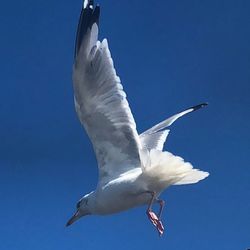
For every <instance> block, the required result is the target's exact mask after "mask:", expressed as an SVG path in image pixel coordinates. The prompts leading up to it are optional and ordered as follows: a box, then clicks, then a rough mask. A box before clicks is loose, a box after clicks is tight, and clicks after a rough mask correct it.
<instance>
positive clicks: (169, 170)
mask: <svg viewBox="0 0 250 250" xmlns="http://www.w3.org/2000/svg"><path fill="white" fill-rule="evenodd" d="M149 157H150V161H148V162H149V164H148V166H147V167H146V168H145V170H144V171H145V172H146V174H147V176H149V177H151V178H156V179H157V180H158V181H159V182H161V183H165V185H166V186H169V185H183V184H193V183H197V182H199V181H201V180H203V179H205V178H206V177H207V176H208V175H209V173H208V172H204V171H201V170H199V169H195V168H193V166H192V165H191V163H189V162H185V161H184V160H183V159H182V158H181V157H179V156H175V155H173V154H171V153H169V152H161V151H159V150H151V151H150V153H149Z"/></svg>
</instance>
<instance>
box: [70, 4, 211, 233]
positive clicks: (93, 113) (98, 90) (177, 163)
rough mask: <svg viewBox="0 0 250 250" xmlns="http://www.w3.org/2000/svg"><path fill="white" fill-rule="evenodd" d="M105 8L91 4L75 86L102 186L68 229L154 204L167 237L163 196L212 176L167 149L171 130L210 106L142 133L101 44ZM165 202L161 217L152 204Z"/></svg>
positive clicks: (79, 43)
mask: <svg viewBox="0 0 250 250" xmlns="http://www.w3.org/2000/svg"><path fill="white" fill-rule="evenodd" d="M99 14H100V7H99V6H94V3H93V0H85V1H84V5H83V9H82V12H81V16H80V21H79V25H78V31H77V39H76V50H75V62H74V66H73V86H74V98H75V107H76V111H77V114H78V117H79V120H80V122H81V123H82V125H83V127H84V128H85V130H86V132H87V134H88V136H89V138H90V140H91V142H92V144H93V148H94V151H95V154H96V157H97V161H98V167H99V182H98V184H97V188H96V190H95V191H92V192H91V193H89V194H87V195H85V196H84V197H83V198H82V199H81V200H80V201H79V202H78V204H77V212H76V214H75V215H74V216H73V217H72V218H71V219H70V221H69V222H68V225H70V224H72V223H73V222H74V221H76V220H77V219H79V218H80V217H82V216H84V215H87V214H98V215H105V214H112V213H117V212H120V211H124V210H127V209H130V208H132V207H136V206H140V205H144V204H149V207H148V210H147V214H148V216H149V219H150V220H151V222H152V223H153V224H154V226H156V227H157V229H158V231H159V233H160V234H162V233H163V230H164V229H163V225H162V223H161V220H160V217H161V212H162V208H163V201H162V200H160V199H159V198H158V197H159V195H160V193H161V192H162V191H163V190H164V189H166V188H167V187H169V186H170V185H182V184H192V183H196V182H198V181H200V180H202V179H204V178H206V177H207V176H208V173H207V172H203V171H200V170H197V169H194V168H193V166H192V165H191V164H190V163H188V162H185V161H184V160H183V159H182V158H181V157H178V156H174V155H173V154H171V153H169V152H164V151H163V145H164V143H165V141H166V138H167V136H168V133H169V130H168V129H167V127H169V126H170V125H171V124H172V123H173V122H175V121H176V120H177V119H178V118H180V117H182V116H183V115H185V114H188V113H190V112H193V111H195V110H197V109H200V108H202V107H204V106H205V105H206V104H200V105H197V106H194V107H191V108H189V109H187V110H185V111H183V112H180V113H178V114H176V115H174V116H172V117H170V118H168V119H166V120H164V121H163V122H161V123H159V124H157V125H155V126H153V127H152V128H150V129H149V130H147V131H145V132H143V133H141V134H140V135H139V134H138V132H137V130H136V123H135V121H134V118H133V115H132V113H131V110H130V107H129V104H128V101H127V98H126V94H125V92H124V90H123V86H122V84H121V81H120V78H119V77H118V76H117V74H116V71H115V69H114V64H113V60H112V58H111V54H110V51H109V47H108V43H107V40H106V39H104V40H103V41H102V42H100V41H99V40H98V23H99ZM154 202H158V203H159V204H160V207H161V209H160V213H159V215H158V216H156V215H155V214H154V213H153V212H152V210H151V206H152V204H153V203H154Z"/></svg>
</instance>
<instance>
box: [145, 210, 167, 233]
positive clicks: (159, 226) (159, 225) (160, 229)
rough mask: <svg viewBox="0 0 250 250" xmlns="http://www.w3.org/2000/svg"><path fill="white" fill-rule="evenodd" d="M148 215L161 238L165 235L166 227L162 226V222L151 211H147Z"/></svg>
mask: <svg viewBox="0 0 250 250" xmlns="http://www.w3.org/2000/svg"><path fill="white" fill-rule="evenodd" d="M147 215H148V218H149V220H150V221H151V223H152V224H153V225H154V226H155V227H156V229H157V231H158V233H159V236H162V235H163V233H164V226H163V224H162V221H161V220H160V219H159V218H158V217H157V215H156V214H155V213H154V212H153V211H151V210H148V211H147Z"/></svg>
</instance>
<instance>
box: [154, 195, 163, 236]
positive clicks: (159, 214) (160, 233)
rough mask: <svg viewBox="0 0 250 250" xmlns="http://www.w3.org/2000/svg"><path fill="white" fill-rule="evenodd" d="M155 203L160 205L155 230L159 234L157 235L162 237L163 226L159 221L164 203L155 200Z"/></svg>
mask: <svg viewBox="0 0 250 250" xmlns="http://www.w3.org/2000/svg"><path fill="white" fill-rule="evenodd" d="M157 202H158V203H159V204H160V211H159V213H158V221H157V226H156V227H157V230H158V232H159V235H160V236H162V234H163V233H164V226H163V224H162V221H161V215H162V211H163V208H164V205H165V201H164V200H160V199H157Z"/></svg>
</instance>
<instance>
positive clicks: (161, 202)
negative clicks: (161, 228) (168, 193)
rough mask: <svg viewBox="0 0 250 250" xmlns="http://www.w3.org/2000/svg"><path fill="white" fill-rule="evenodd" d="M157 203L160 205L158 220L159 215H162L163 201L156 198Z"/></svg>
mask: <svg viewBox="0 0 250 250" xmlns="http://www.w3.org/2000/svg"><path fill="white" fill-rule="evenodd" d="M156 201H157V202H158V203H159V205H160V210H159V213H158V219H159V220H160V219H161V215H162V211H163V208H164V206H165V201H164V200H160V199H157V200H156Z"/></svg>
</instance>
